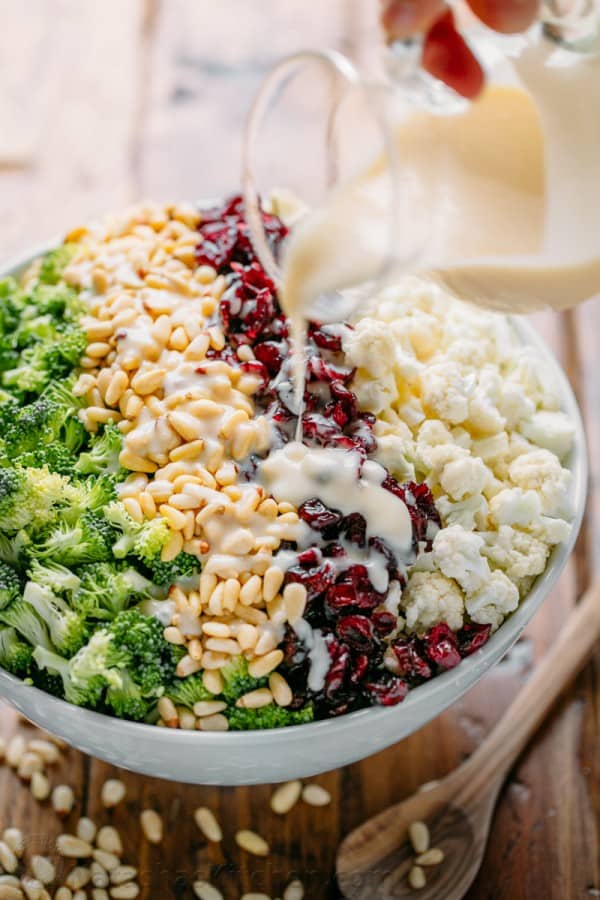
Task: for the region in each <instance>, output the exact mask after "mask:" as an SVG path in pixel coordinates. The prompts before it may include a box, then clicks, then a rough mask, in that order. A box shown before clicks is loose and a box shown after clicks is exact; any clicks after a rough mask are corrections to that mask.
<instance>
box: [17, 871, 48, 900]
mask: <svg viewBox="0 0 600 900" xmlns="http://www.w3.org/2000/svg"><path fill="white" fill-rule="evenodd" d="M21 889H22V890H23V891H24V893H25V896H26V897H27V900H43V898H44V896H46V897H47V896H48V893H47V892H46V888H45V887H44V885H43V884H42V882H41V881H38V880H37V878H29V877H28V876H25V877H24V878H22V879H21Z"/></svg>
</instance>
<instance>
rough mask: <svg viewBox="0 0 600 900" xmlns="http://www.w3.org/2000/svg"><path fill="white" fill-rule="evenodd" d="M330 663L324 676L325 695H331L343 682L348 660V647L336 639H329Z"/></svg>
mask: <svg viewBox="0 0 600 900" xmlns="http://www.w3.org/2000/svg"><path fill="white" fill-rule="evenodd" d="M327 649H328V650H329V656H330V658H331V665H330V667H329V671H328V672H327V675H326V677H325V695H326V696H327V697H329V698H330V697H332V696H333V695H334V694H336V693H337V692H338V691H339V690H340V689H341V687H342V686H343V684H344V681H345V678H346V671H347V669H348V664H349V662H350V653H349V652H348V648H347V647H344V646H343V644H340V643H339V642H338V641H336V640H332V641H330V643H329V645H328V648H327Z"/></svg>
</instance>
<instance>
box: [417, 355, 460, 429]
mask: <svg viewBox="0 0 600 900" xmlns="http://www.w3.org/2000/svg"><path fill="white" fill-rule="evenodd" d="M420 381H421V397H422V400H423V404H424V406H425V407H428V408H429V409H430V410H431V411H432V412H433V413H434V414H435V415H436V416H439V418H440V419H444V420H445V421H446V422H450V424H452V425H459V424H460V423H461V422H464V421H465V420H466V419H468V417H469V394H470V392H471V390H472V383H471V382H470V381H469V379H466V378H464V377H463V375H462V374H461V369H460V366H458V365H457V363H454V362H450V361H444V362H438V363H434V364H433V365H430V366H427V367H426V368H425V369H424V370H423V372H422V373H421V379H420Z"/></svg>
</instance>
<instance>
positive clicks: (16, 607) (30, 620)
mask: <svg viewBox="0 0 600 900" xmlns="http://www.w3.org/2000/svg"><path fill="white" fill-rule="evenodd" d="M0 622H2V623H3V624H4V625H9V626H10V627H11V628H14V629H15V630H16V631H18V632H19V634H20V635H22V637H24V638H25V640H26V641H28V642H29V643H30V644H31V645H32V646H33V647H43V648H44V649H45V650H53V647H52V642H51V640H50V636H49V634H48V629H47V628H46V625H45V624H44V622H42V620H41V619H40V618H39V616H38V615H37V614H36V613H35V612H34V610H33V608H32V607H31V605H30V604H29V603H26V602H25V600H24V599H23V598H20V599H18V600H15V601H14V602H13V603H11V604H10V606H7V607H6V608H5V609H0Z"/></svg>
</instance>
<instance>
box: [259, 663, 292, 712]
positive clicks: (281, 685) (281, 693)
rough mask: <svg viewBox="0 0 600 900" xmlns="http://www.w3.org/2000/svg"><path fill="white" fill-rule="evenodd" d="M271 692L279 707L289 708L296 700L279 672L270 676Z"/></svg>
mask: <svg viewBox="0 0 600 900" xmlns="http://www.w3.org/2000/svg"><path fill="white" fill-rule="evenodd" d="M275 652H277V651H275ZM265 658H266V657H265ZM269 690H270V691H271V693H272V694H273V700H274V701H275V703H276V704H277V706H283V707H285V706H289V705H290V703H291V702H292V700H293V699H294V695H293V693H292V689H291V687H290V686H289V684H288V683H287V681H286V680H285V678H284V677H283V675H280V674H279V673H278V672H272V673H271V675H270V676H269Z"/></svg>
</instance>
